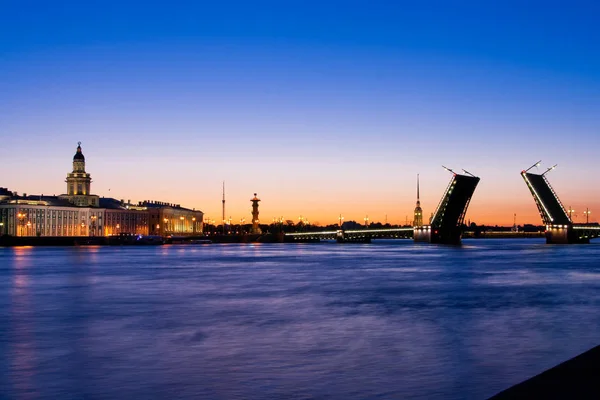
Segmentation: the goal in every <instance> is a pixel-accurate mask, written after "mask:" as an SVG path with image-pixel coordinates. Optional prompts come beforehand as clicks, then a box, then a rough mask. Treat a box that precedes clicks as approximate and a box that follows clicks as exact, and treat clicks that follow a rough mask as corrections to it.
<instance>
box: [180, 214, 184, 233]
mask: <svg viewBox="0 0 600 400" xmlns="http://www.w3.org/2000/svg"><path fill="white" fill-rule="evenodd" d="M179 219H180V220H181V232H185V227H184V225H185V224H184V222H183V220H184V219H185V218H184V217H183V216H181V217H179Z"/></svg>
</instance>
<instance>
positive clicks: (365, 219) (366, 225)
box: [363, 215, 369, 229]
mask: <svg viewBox="0 0 600 400" xmlns="http://www.w3.org/2000/svg"><path fill="white" fill-rule="evenodd" d="M363 220H364V221H365V228H366V229H369V216H368V215H367V216H366V217H364V218H363Z"/></svg>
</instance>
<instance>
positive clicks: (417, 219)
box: [413, 174, 423, 226]
mask: <svg viewBox="0 0 600 400" xmlns="http://www.w3.org/2000/svg"><path fill="white" fill-rule="evenodd" d="M413 226H423V210H422V209H421V199H420V198H419V174H417V206H416V207H415V216H414V218H413Z"/></svg>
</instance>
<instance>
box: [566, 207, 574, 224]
mask: <svg viewBox="0 0 600 400" xmlns="http://www.w3.org/2000/svg"><path fill="white" fill-rule="evenodd" d="M574 212H575V210H573V209H572V208H571V206H569V209H568V210H567V214H569V219H570V220H571V222H573V213H574Z"/></svg>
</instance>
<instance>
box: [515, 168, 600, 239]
mask: <svg viewBox="0 0 600 400" xmlns="http://www.w3.org/2000/svg"><path fill="white" fill-rule="evenodd" d="M540 162H541V161H538V162H537V163H535V164H534V165H532V166H531V167H529V168H528V169H526V170H523V171H521V176H522V177H523V180H524V181H525V184H527V188H529V191H530V192H531V195H532V196H533V200H534V201H535V204H536V206H537V208H538V211H539V213H540V216H541V217H542V221H543V223H544V225H546V243H549V244H558V243H589V242H590V238H593V237H598V234H599V232H600V229H599V227H594V226H587V224H586V225H584V226H581V225H577V224H574V223H573V221H572V220H571V216H570V215H569V211H567V210H566V209H565V207H564V206H563V204H562V203H561V201H560V199H559V198H558V195H557V194H556V192H555V191H554V189H553V188H552V186H551V185H550V182H548V179H547V178H546V174H547V173H548V172H550V171H552V170H553V169H554V168H556V165H554V166H552V167H550V168H548V169H547V170H546V171H545V172H544V173H542V174H533V173H531V172H529V171H530V170H531V169H532V168H533V167H537V166H539V165H540Z"/></svg>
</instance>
